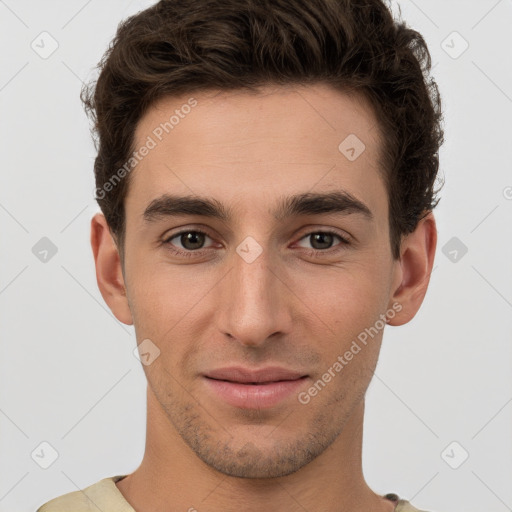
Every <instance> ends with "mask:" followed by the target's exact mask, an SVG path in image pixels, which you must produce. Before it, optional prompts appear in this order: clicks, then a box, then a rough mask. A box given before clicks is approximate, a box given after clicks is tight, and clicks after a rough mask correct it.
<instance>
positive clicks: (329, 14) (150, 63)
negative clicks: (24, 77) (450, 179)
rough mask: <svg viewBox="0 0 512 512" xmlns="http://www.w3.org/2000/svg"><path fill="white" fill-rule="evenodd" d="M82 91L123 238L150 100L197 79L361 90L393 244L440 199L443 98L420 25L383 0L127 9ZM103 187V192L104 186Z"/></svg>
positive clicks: (205, 83)
mask: <svg viewBox="0 0 512 512" xmlns="http://www.w3.org/2000/svg"><path fill="white" fill-rule="evenodd" d="M98 68H99V71H100V74H99V77H98V79H97V81H96V82H92V83H90V84H88V85H87V86H86V87H84V89H82V94H81V98H82V101H83V103H84V105H85V108H86V111H87V113H88V114H90V115H91V117H92V119H93V121H94V128H93V133H94V136H95V144H96V149H97V151H98V155H97V157H96V159H95V163H94V172H95V177H96V187H97V189H96V190H101V191H102V194H101V195H102V197H98V195H97V197H96V199H97V201H98V204H99V205H100V207H101V210H102V212H103V214H104V215H105V217H106V220H107V222H108V225H109V227H110V230H111V232H112V234H113V235H114V237H115V239H116V240H117V243H118V245H120V248H121V250H122V247H123V239H124V230H125V213H124V198H125V197H126V193H127V190H128V185H129V181H130V180H129V177H130V176H129V175H127V176H126V178H123V179H122V180H120V181H119V183H116V184H115V186H112V187H105V185H106V184H107V183H108V182H109V180H111V178H112V176H113V175H114V173H115V172H116V171H117V170H119V169H120V168H121V167H122V166H123V165H124V164H125V163H126V162H127V160H128V159H129V158H130V155H131V154H132V153H133V152H134V150H135V148H134V133H135V129H136V126H137V123H138V122H139V120H140V119H141V117H142V116H143V115H144V114H145V112H146V111H147V110H148V108H149V107H151V106H152V105H153V104H154V103H155V102H156V101H157V100H159V99H160V98H162V97H165V96H178V95H181V94H185V93H191V92H193V91H201V90H208V89H210V90H212V89H219V90H233V89H250V90H257V88H258V87H259V86H262V85H267V84H275V85H284V84H314V83H325V84H328V85H330V86H332V87H334V88H335V89H338V90H340V91H342V92H343V91H345V92H356V93H359V94H363V95H364V96H365V97H366V99H367V100H369V101H370V104H371V105H372V107H373V109H374V112H375V115H376V118H377V120H378V123H379V130H380V133H381V138H382V140H383V148H381V149H382V159H381V165H382V167H383V169H382V170H383V172H384V177H385V183H386V187H387V192H388V202H389V228H390V240H391V249H392V254H393V257H394V258H395V259H397V258H399V256H400V242H401V238H402V236H403V235H405V234H408V233H410V232H412V231H414V229H415V228H416V226H417V224H418V221H419V220H420V219H421V218H422V216H424V215H425V214H426V213H428V212H429V211H431V210H432V209H433V208H434V207H435V206H436V205H437V203H438V201H439V199H436V198H435V195H436V194H437V192H438V191H437V190H434V183H435V178H436V175H437V171H438V167H439V158H438V152H439V147H440V146H441V144H442V143H443V130H442V128H441V119H442V113H441V99H440V96H439V91H438V88H437V84H436V83H435V81H434V80H433V79H432V78H430V77H429V72H430V68H431V58H430V54H429V51H428V48H427V45H426V43H425V40H424V39H423V37H422V36H421V34H420V33H418V32H416V31H414V30H412V29H411V28H409V27H407V25H406V24H405V23H404V22H403V21H401V20H398V21H395V19H394V18H393V15H392V12H391V8H390V7H389V6H386V4H385V3H384V1H383V0H161V1H160V2H158V3H157V4H155V5H154V6H152V7H150V8H148V9H146V10H144V11H142V12H139V13H138V14H136V15H134V16H131V17H129V18H127V19H126V20H125V21H123V22H122V23H120V24H119V26H118V29H117V33H116V35H115V37H114V39H113V40H112V42H111V44H110V46H109V48H108V50H107V51H106V53H105V55H104V56H103V58H102V60H101V61H100V63H99V64H98ZM105 188H107V189H108V193H105Z"/></svg>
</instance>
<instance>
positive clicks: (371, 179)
mask: <svg viewBox="0 0 512 512" xmlns="http://www.w3.org/2000/svg"><path fill="white" fill-rule="evenodd" d="M145 145H146V146H148V147H149V146H151V150H150V151H145V153H146V155H145V156H144V157H143V158H141V159H140V161H139V162H138V164H137V166H136V167H135V169H134V171H132V175H131V179H130V186H129V191H128V196H127V211H128V202H129V203H130V204H131V205H132V206H135V207H136V208H137V210H138V211H141V210H143V208H144V207H145V206H147V204H148V203H149V202H151V201H152V200H154V199H155V198H156V197H158V196H161V195H162V194H165V193H173V194H182V195H183V194H187V195H194V194H196V195H201V196H206V195H208V196H214V197H217V198H218V199H219V200H222V201H226V202H230V201H231V202H238V203H237V204H238V206H239V207H240V208H244V207H246V206H247V205H248V204H251V205H252V208H258V205H260V206H261V207H262V208H263V207H264V209H265V211H268V206H269V205H268V203H269V202H272V201H273V196H274V194H275V196H276V197H277V196H279V197H283V196H286V195H288V194H289V195H292V194H297V193H304V192H308V191H312V192H327V191H333V190H339V189H344V190H347V191H348V192H350V193H352V194H353V195H354V196H356V197H358V198H360V199H363V198H364V199H365V202H366V203H371V204H372V205H373V207H374V209H376V210H379V209H380V210H381V212H382V213H384V212H387V195H386V191H385V188H384V181H383V179H382V170H381V168H380V163H379V155H380V150H381V141H380V138H379V132H378V126H377V122H376V119H375V117H374V114H373V111H372V109H371V108H370V107H369V105H368V103H367V102H366V101H365V99H364V98H362V97H361V96H349V95H347V94H345V93H341V92H339V91H335V90H334V89H332V88H331V87H329V86H326V85H315V86H293V87H292V86H286V87H284V86H267V87H264V88H261V89H260V90H259V91H258V92H257V93H254V92H248V91H240V90H236V91H204V92H200V93H195V94H190V95H182V96H179V97H166V98H163V99H161V100H160V101H158V102H157V103H155V104H154V105H153V106H152V107H151V108H150V109H149V110H148V112H147V113H146V114H145V115H144V117H143V118H142V119H141V120H140V122H139V123H138V125H137V129H136V132H135V143H134V147H135V149H136V150H137V149H139V148H142V147H143V146H145ZM241 198H245V199H246V201H240V199H241Z"/></svg>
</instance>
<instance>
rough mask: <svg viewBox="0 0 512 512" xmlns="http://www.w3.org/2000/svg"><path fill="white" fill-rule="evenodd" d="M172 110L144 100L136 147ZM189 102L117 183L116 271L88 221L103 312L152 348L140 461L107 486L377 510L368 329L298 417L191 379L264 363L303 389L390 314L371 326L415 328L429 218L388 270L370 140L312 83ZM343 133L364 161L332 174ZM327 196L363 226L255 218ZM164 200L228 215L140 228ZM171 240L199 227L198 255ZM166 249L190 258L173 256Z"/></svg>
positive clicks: (349, 101)
mask: <svg viewBox="0 0 512 512" xmlns="http://www.w3.org/2000/svg"><path fill="white" fill-rule="evenodd" d="M189 97H190V96H183V97H179V98H176V97H174V98H164V99H162V100H160V101H159V102H158V103H157V104H155V105H153V107H152V108H151V109H149V110H148V112H147V113H146V115H145V116H144V117H143V118H142V119H141V120H140V122H139V124H138V125H137V130H136V134H135V147H140V146H142V145H143V144H144V142H145V141H146V140H147V137H148V135H151V133H152V131H153V130H154V129H155V127H157V126H158V125H159V124H160V123H162V122H164V121H165V120H168V119H169V116H170V115H172V113H173V112H174V110H175V109H179V108H180V106H182V105H183V104H185V103H186V102H187V100H188V99H189ZM193 97H194V98H195V99H196V100H197V102H198V103H197V106H195V107H194V108H193V109H192V110H191V112H190V113H189V114H188V115H187V116H185V117H184V118H183V119H180V123H179V124H178V125H177V126H175V127H174V129H173V131H172V132H171V133H169V134H168V135H166V136H165V137H163V139H162V141H161V142H159V143H158V145H157V146H156V147H155V148H154V149H152V150H151V151H150V152H149V154H148V155H147V156H146V157H144V159H143V160H142V161H141V162H140V163H139V164H138V165H137V167H136V168H135V170H134V171H132V174H131V176H130V185H129V191H128V195H127V197H126V199H125V212H126V232H125V235H126V236H125V244H124V256H123V257H124V261H123V265H122V264H121V258H120V255H119V251H118V247H117V245H116V243H115V240H114V239H113V238H112V236H111V233H110V231H109V229H108V226H107V223H106V221H105V218H104V217H103V215H102V214H97V215H96V216H95V217H94V218H93V220H92V231H91V242H92V248H93V253H94V258H95V262H96V274H97V281H98V285H99V288H100V290H101V293H102V295H103V297H104V299H105V301H106V302H107V304H108V305H109V307H110V309H111V310H112V312H113V314H114V315H115V316H116V318H117V319H118V320H120V321H121V322H123V323H125V324H129V325H131V324H133V325H134V327H135V332H136V336H137V340H138V343H140V342H141V341H142V340H144V339H150V340H151V341H152V343H154V344H155V345H156V346H157V347H158V348H159V350H160V356H159V357H158V358H156V359H155V360H154V361H153V362H152V363H151V364H150V365H148V366H144V367H143V368H144V371H145V373H146V376H147V380H148V390H147V434H146V451H145V455H144V458H143V460H142V462H141V464H140V466H139V467H138V468H137V469H136V471H134V472H133V473H132V474H130V475H129V476H127V477H126V478H124V479H123V480H121V481H119V482H118V483H117V484H116V485H117V487H118V488H119V490H120V491H121V493H122V494H123V495H124V496H125V498H126V500H127V501H128V502H129V503H130V504H131V505H132V506H133V507H134V508H135V509H136V510H137V511H138V512H146V511H162V512H163V511H164V510H165V511H166V512H169V511H179V510H183V511H186V510H194V509H196V510H197V511H198V512H201V511H206V510H207V511H208V512H220V511H223V512H225V511H235V510H236V511H238V510H245V511H251V512H264V511H265V512H267V511H268V510H280V511H284V512H292V511H294V512H295V511H304V510H308V511H310V512H313V511H322V512H339V511H341V510H350V511H361V512H362V511H365V512H368V511H388V512H389V511H392V510H393V508H394V505H393V503H392V502H390V501H388V500H385V499H384V498H383V497H382V496H380V495H378V494H376V493H374V492H373V491H372V490H371V489H370V487H369V486H368V485H367V484H366V482H365V479H364V476H363V472H362V465H361V451H362V431H363V416H364V395H365V393H366V390H367V388H368V385H369V383H370V380H371V378H372V376H373V372H374V369H375V366H376V364H377V360H378V354H379V350H380V346H381V341H382V334H383V330H382V329H381V330H379V333H378V335H376V336H375V337H374V338H373V339H371V340H370V341H369V342H368V344H367V345H366V346H364V348H362V350H361V351H360V352H359V353H358V354H357V355H355V356H354V357H353V359H352V360H351V361H350V362H349V363H348V364H347V365H346V366H344V367H343V370H342V371H341V372H339V373H337V374H336V376H335V377H333V378H332V379H331V381H330V382H329V383H328V384H327V385H326V386H325V387H324V388H323V389H322V390H321V392H318V394H317V395H316V396H314V397H312V398H311V400H310V401H309V402H308V403H307V404H302V403H300V402H299V400H298V399H297V395H296V394H292V396H291V397H287V398H286V399H285V400H283V401H282V402H280V403H279V404H278V405H276V406H274V407H272V408H269V409H240V408H237V407H234V406H231V405H228V404H226V403H225V402H224V401H222V400H221V399H220V398H218V397H217V396H216V395H215V394H213V393H212V392H211V390H210V389H209V387H208V386H207V385H206V384H205V381H204V378H203V377H202V375H201V374H202V373H203V372H205V371H207V370H212V369H215V368H220V367H225V366H235V365H240V366H246V367H250V368H261V367H264V366H269V365H277V366H283V367H285V368H287V369H292V370H300V371H301V372H303V373H304V374H307V375H308V379H306V381H305V382H304V383H303V387H302V388H301V389H300V390H301V391H307V390H308V389H309V388H310V387H311V386H312V385H313V384H314V383H315V382H316V381H318V379H320V378H321V377H322V375H323V374H325V372H327V370H328V369H329V368H330V367H332V366H333V363H334V362H335V361H336V360H337V358H338V356H339V355H343V354H344V353H345V352H346V351H347V350H348V349H349V348H350V346H351V343H352V342H353V341H354V340H355V339H357V335H358V334H359V333H361V332H363V331H364V330H365V328H369V327H370V326H373V325H374V324H375V323H376V321H377V320H378V319H379V315H381V314H386V312H387V311H388V310H390V309H393V304H395V307H396V305H397V304H399V305H400V307H401V310H400V311H399V312H396V314H395V315H394V317H393V318H392V319H389V320H388V324H390V325H402V324H405V323H407V322H409V321H410V320H411V319H412V318H413V317H414V315H415V314H416V312H417V311H418V309H419V307H420V305H421V303H422V301H423V298H424V296H425V293H426V290H427V286H428V282H429V277H430V273H431V271H432V265H433V260H434V253H435V247H436V242H437V237H436V226H435V220H434V217H433V215H432V213H431V212H430V213H429V214H428V215H427V216H426V217H425V218H424V219H423V220H421V221H420V222H419V224H418V226H417V228H416V230H415V231H414V232H413V233H412V234H410V235H408V236H406V237H404V238H403V241H402V244H401V257H400V259H397V260H393V258H392V255H391V246H390V236H389V227H388V203H387V192H386V189H385V186H384V182H383V179H382V174H381V172H382V171H381V169H380V167H379V163H378V162H379V151H380V149H381V139H380V137H379V132H378V126H377V122H376V118H375V117H374V114H373V112H372V110H371V109H370V107H369V106H368V104H367V103H366V102H365V100H364V98H362V97H355V96H348V95H346V94H344V93H341V92H339V91H335V90H333V89H331V88H330V87H328V86H326V85H322V84H317V85H314V86H313V85H309V86H294V87H283V86H279V87H270V86H267V87H265V88H262V89H261V92H260V93H259V94H251V93H249V92H244V91H230V92H219V91H209V92H201V93H197V94H194V95H193ZM352 133H353V134H356V135H357V137H358V138H359V139H360V140H362V141H363V142H364V144H365V146H366V149H365V150H364V151H363V152H362V153H361V154H360V156H359V157H358V158H357V159H356V160H354V161H349V160H348V159H347V158H346V157H345V156H344V155H343V154H342V153H341V152H340V151H339V150H338V145H339V144H340V142H341V141H343V140H344V139H345V138H346V137H347V136H348V135H349V134H352ZM340 190H343V191H346V192H349V193H350V194H352V195H353V196H354V197H356V198H357V199H358V200H360V201H361V202H363V203H364V204H365V205H367V207H368V208H369V209H370V210H371V212H372V214H373V219H372V220H369V219H367V218H366V217H365V216H364V215H361V214H359V213H346V212H345V213H343V214H339V213H338V214H333V213H328V214H315V215H295V216H293V217H290V218H287V219H284V220H280V221H277V220H276V219H275V218H274V217H273V215H272V213H271V212H272V210H273V209H274V208H275V206H276V204H277V202H278V200H279V199H280V198H282V197H283V196H288V195H293V194H297V193H304V192H332V191H340ZM164 193H168V194H180V195H190V196H191V195H197V196H202V197H208V198H214V199H216V200H217V201H219V202H221V203H222V204H223V205H224V206H225V207H226V208H231V209H232V211H233V213H234V217H233V219H231V220H230V221H228V222H226V221H221V220H219V219H213V218H209V217H204V216H198V215H181V216H179V217H170V216H167V217H166V216H161V217H158V218H156V219H154V220H153V221H152V222H147V221H145V220H144V217H143V213H144V210H145V209H146V208H147V206H148V205H149V204H150V203H151V202H152V201H153V200H154V199H156V198H159V197H160V196H161V195H162V194H164ZM184 228H185V229H189V230H190V231H194V229H201V230H204V231H206V232H207V235H208V236H207V237H205V238H204V243H203V245H202V246H201V243H202V242H203V239H201V238H200V239H199V247H200V248H199V249H194V247H195V246H194V245H190V244H189V245H187V241H186V240H185V242H184V241H183V239H182V238H180V236H178V237H174V238H172V239H171V236H172V235H174V234H175V233H177V232H179V231H181V230H182V229H184ZM325 230H334V231H335V232H336V233H339V234H340V235H341V236H344V237H348V238H349V240H350V241H351V243H350V245H344V244H343V243H342V242H341V241H340V239H338V238H337V237H336V236H335V237H333V238H332V239H330V240H332V241H331V242H330V243H329V239H326V241H327V243H325V242H324V245H323V246H322V245H319V243H318V242H316V243H315V239H314V237H311V236H310V235H311V234H314V233H318V232H319V231H320V232H322V231H325ZM247 236H251V237H252V238H254V239H255V240H256V241H257V242H258V244H259V245H260V247H261V249H262V253H261V254H260V255H259V256H258V257H257V258H256V259H255V261H253V262H252V263H247V262H246V261H245V260H244V259H243V258H241V257H240V256H239V254H238V253H237V252H236V248H237V246H239V244H240V243H241V242H242V241H243V240H244V239H245V238H246V237H247ZM172 247H174V248H177V249H181V250H183V251H187V250H188V252H190V253H193V252H194V250H195V251H196V252H195V254H193V255H192V257H190V258H186V257H183V256H179V255H175V254H173V252H172V250H171V248H172ZM190 247H192V249H190ZM315 249H316V250H317V254H316V255H315V254H308V250H309V251H311V250H313V251H314V250H315ZM197 251H199V254H198V252H197ZM322 251H323V253H322ZM320 253H322V254H323V255H322V254H320Z"/></svg>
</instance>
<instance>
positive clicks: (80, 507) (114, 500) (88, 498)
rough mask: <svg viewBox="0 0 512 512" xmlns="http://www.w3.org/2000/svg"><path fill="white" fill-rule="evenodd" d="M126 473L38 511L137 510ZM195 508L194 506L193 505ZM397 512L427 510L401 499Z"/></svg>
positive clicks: (69, 494)
mask: <svg viewBox="0 0 512 512" xmlns="http://www.w3.org/2000/svg"><path fill="white" fill-rule="evenodd" d="M125 476H126V475H117V476H113V477H110V478H104V479H103V480H100V481H99V482H96V483H95V484H93V485H90V486H89V487H86V488H85V489H82V490H81V491H74V492H70V493H68V494H63V495H62V496H59V497H57V498H54V499H53V500H50V501H48V502H47V503H45V504H44V505H41V506H40V507H39V508H38V509H37V512H98V510H101V511H102V512H135V510H134V509H133V508H132V507H131V505H130V504H129V503H128V502H127V501H126V500H125V498H124V496H123V495H122V494H121V491H120V490H119V489H118V488H117V486H116V482H117V481H118V480H121V479H122V478H124V477H125ZM191 508H192V509H193V507H191ZM395 512H426V511H424V510H419V509H417V508H415V507H413V506H412V505H411V504H410V503H409V502H408V501H406V500H401V499H399V500H398V502H397V505H396V508H395Z"/></svg>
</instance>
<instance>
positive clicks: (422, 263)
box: [387, 212, 437, 325]
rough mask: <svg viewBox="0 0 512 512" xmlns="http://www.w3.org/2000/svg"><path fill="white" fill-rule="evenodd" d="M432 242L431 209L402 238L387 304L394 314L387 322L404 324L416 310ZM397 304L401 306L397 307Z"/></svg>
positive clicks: (425, 281) (431, 260) (431, 261)
mask: <svg viewBox="0 0 512 512" xmlns="http://www.w3.org/2000/svg"><path fill="white" fill-rule="evenodd" d="M436 245H437V229H436V222H435V219H434V215H433V214H432V212H429V213H428V214H427V215H426V216H425V217H424V218H423V219H421V220H420V221H419V223H418V226H417V227H416V229H415V230H414V231H413V232H412V233H410V234H409V235H407V236H406V237H404V239H403V240H402V243H401V246H400V261H398V262H396V264H397V267H396V270H397V273H396V277H395V282H394V284H393V286H394V293H393V295H392V297H391V299H390V302H389V305H388V307H389V308H392V309H393V311H396V314H395V316H394V317H393V318H389V319H388V321H387V323H388V324H389V325H403V324H406V323H407V322H409V321H410V320H412V319H413V318H414V316H415V315H416V313H417V312H418V310H419V309H420V306H421V304H422V302H423V299H424V297H425V294H426V293H427V288H428V283H429V282H430V274H431V273H432V266H433V264H434V255H435V252H436ZM393 304H395V307H393V306H392V305H393ZM397 304H399V305H400V306H401V309H400V310H399V308H398V306H397Z"/></svg>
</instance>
